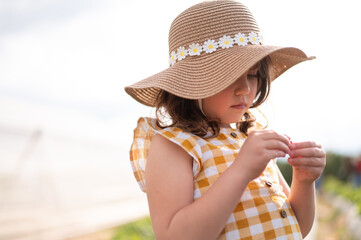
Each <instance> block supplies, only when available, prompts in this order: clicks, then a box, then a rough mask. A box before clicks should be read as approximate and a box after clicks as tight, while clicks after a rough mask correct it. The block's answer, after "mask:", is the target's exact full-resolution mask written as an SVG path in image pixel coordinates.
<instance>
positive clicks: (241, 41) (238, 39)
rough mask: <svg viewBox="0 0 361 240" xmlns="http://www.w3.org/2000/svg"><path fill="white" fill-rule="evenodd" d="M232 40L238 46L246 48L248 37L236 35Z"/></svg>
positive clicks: (241, 34)
mask: <svg viewBox="0 0 361 240" xmlns="http://www.w3.org/2000/svg"><path fill="white" fill-rule="evenodd" d="M234 40H235V42H236V43H237V44H238V46H246V45H247V44H248V37H247V36H246V35H245V34H243V33H237V34H236V36H234Z"/></svg>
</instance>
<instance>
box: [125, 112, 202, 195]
mask: <svg viewBox="0 0 361 240" xmlns="http://www.w3.org/2000/svg"><path fill="white" fill-rule="evenodd" d="M155 134H160V135H162V136H163V137H165V138H167V139H168V140H170V141H172V142H173V143H175V144H177V145H178V146H180V147H182V148H183V149H184V150H185V151H186V152H187V153H188V154H189V155H190V156H191V157H192V159H193V176H194V178H195V177H196V176H197V175H198V174H199V172H200V169H201V162H202V161H201V155H202V153H201V144H200V142H201V141H202V139H201V138H200V137H197V136H195V135H193V134H190V133H186V132H184V131H183V130H181V129H179V128H176V127H168V128H164V129H162V128H159V127H158V126H157V125H156V120H155V119H152V118H140V119H139V120H138V124H137V127H136V128H135V129H134V138H133V143H132V145H131V148H130V163H131V166H132V169H133V174H134V176H135V179H136V181H137V182H138V184H139V186H140V189H141V190H142V191H143V192H146V184H145V177H144V175H145V166H146V164H147V159H148V153H149V149H150V145H151V142H152V137H153V136H154V135H155Z"/></svg>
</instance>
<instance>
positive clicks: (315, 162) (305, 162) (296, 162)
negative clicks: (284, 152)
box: [288, 158, 326, 167]
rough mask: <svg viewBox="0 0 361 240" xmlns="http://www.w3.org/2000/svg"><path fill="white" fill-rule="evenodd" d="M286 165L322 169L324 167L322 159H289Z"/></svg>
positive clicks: (324, 163)
mask: <svg viewBox="0 0 361 240" xmlns="http://www.w3.org/2000/svg"><path fill="white" fill-rule="evenodd" d="M288 163H289V164H290V165H291V166H293V167H324V166H325V165H326V162H325V160H324V159H322V158H289V159H288Z"/></svg>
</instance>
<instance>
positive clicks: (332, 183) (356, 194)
mask: <svg viewBox="0 0 361 240" xmlns="http://www.w3.org/2000/svg"><path fill="white" fill-rule="evenodd" d="M323 189H324V190H325V191H326V192H330V193H333V194H337V195H340V196H342V197H344V198H346V199H348V200H349V201H351V202H352V203H353V204H355V205H357V207H358V214H360V215H361V187H357V188H356V187H353V186H352V185H350V184H348V183H345V182H342V181H340V180H338V179H337V178H335V177H327V178H326V181H325V183H324V186H323Z"/></svg>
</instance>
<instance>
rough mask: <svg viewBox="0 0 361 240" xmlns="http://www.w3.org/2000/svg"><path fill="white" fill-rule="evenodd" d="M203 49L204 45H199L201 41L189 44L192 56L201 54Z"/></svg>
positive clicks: (189, 51)
mask: <svg viewBox="0 0 361 240" xmlns="http://www.w3.org/2000/svg"><path fill="white" fill-rule="evenodd" d="M202 51H203V49H202V47H201V46H200V45H199V43H193V44H192V45H189V50H188V54H189V55H190V56H196V55H197V56H199V55H201V52H202Z"/></svg>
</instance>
